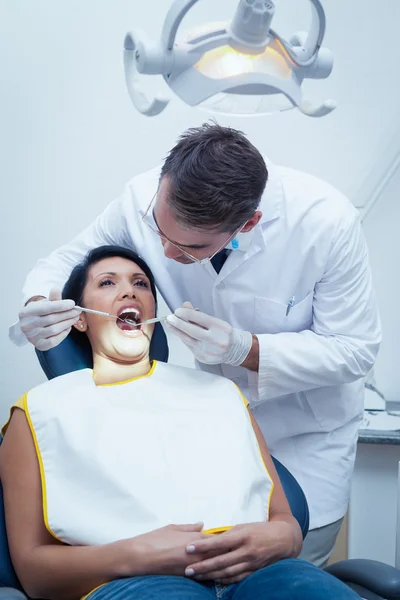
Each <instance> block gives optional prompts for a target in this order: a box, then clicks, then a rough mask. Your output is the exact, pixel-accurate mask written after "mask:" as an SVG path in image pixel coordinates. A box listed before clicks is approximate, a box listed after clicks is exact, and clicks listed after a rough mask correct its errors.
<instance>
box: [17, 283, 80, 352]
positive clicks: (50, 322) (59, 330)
mask: <svg viewBox="0 0 400 600" xmlns="http://www.w3.org/2000/svg"><path fill="white" fill-rule="evenodd" d="M74 307H75V302H74V301H73V300H62V299H61V292H60V291H59V290H51V292H50V294H49V298H48V300H47V299H46V298H43V300H36V301H31V302H29V304H27V305H26V306H24V308H23V309H22V310H21V311H20V313H19V315H18V316H19V324H20V327H21V331H22V332H23V333H24V334H25V336H26V337H27V339H28V340H29V341H30V342H31V344H33V345H34V346H35V347H36V348H37V349H38V350H49V349H50V348H54V347H55V346H57V345H58V344H60V343H61V342H62V341H63V340H64V339H65V338H66V337H67V335H68V334H69V332H70V331H71V327H72V325H73V324H74V323H76V322H77V320H78V319H79V315H80V313H81V311H80V310H79V309H77V308H74Z"/></svg>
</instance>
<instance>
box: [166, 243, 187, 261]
mask: <svg viewBox="0 0 400 600" xmlns="http://www.w3.org/2000/svg"><path fill="white" fill-rule="evenodd" d="M162 245H163V248H164V254H165V256H166V258H171V259H172V260H174V259H176V258H181V257H182V251H181V250H180V249H179V248H177V247H176V246H174V245H173V244H171V243H170V242H168V241H167V240H162Z"/></svg>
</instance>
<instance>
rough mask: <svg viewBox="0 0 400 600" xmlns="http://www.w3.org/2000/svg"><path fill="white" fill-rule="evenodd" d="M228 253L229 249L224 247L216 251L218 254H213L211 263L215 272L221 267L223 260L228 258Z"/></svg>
mask: <svg viewBox="0 0 400 600" xmlns="http://www.w3.org/2000/svg"><path fill="white" fill-rule="evenodd" d="M228 255H229V250H227V249H226V248H224V249H223V250H221V251H220V252H218V254H216V255H215V256H214V258H212V259H211V264H212V266H213V267H214V269H215V271H216V272H217V273H219V272H220V270H221V269H222V267H223V265H224V262H225V261H226V259H227V258H228Z"/></svg>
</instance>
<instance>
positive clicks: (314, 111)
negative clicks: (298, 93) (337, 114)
mask: <svg viewBox="0 0 400 600" xmlns="http://www.w3.org/2000/svg"><path fill="white" fill-rule="evenodd" d="M335 108H336V102H335V101H334V100H325V102H323V103H322V104H320V105H316V104H312V103H311V102H307V101H303V102H302V103H301V104H299V106H298V109H299V111H300V112H302V113H303V115H306V116H307V117H325V115H329V113H330V112H332V111H333V110H335Z"/></svg>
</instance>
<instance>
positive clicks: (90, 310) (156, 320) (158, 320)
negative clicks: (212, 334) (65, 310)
mask: <svg viewBox="0 0 400 600" xmlns="http://www.w3.org/2000/svg"><path fill="white" fill-rule="evenodd" d="M75 308H78V309H79V310H82V311H83V312H87V313H90V314H92V315H100V316H101V317H113V319H119V320H120V321H123V322H125V323H129V325H136V327H139V326H140V325H151V324H152V323H163V322H164V321H166V320H167V317H155V318H154V319H147V321H142V322H141V323H136V321H132V319H123V318H122V317H118V316H117V315H112V314H110V313H107V312H103V311H101V310H94V309H93V308H84V307H83V306H75ZM193 310H199V309H198V308H193ZM167 316H169V315H167Z"/></svg>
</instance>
